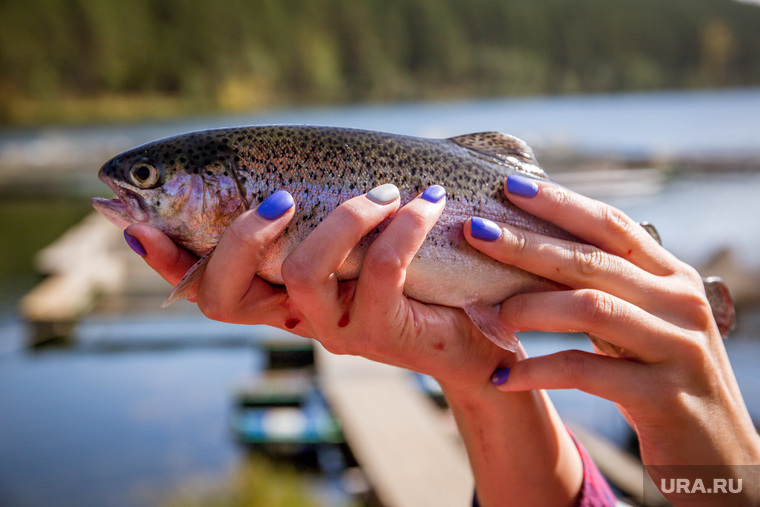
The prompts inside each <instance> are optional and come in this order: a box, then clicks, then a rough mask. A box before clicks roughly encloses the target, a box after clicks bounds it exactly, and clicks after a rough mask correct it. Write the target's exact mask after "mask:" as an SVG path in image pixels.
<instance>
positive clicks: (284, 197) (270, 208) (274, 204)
mask: <svg viewBox="0 0 760 507" xmlns="http://www.w3.org/2000/svg"><path fill="white" fill-rule="evenodd" d="M293 204H295V203H294V202H293V196H292V195H290V194H289V193H288V192H286V191H285V190H278V191H277V192H275V193H273V194H272V195H270V196H269V197H267V198H266V199H264V200H263V201H262V202H261V204H259V207H258V209H257V210H256V213H258V214H259V216H261V217H263V218H266V219H267V220H275V219H277V218H280V217H281V216H282V215H284V214H285V212H286V211H288V210H289V209H290V208H292V207H293Z"/></svg>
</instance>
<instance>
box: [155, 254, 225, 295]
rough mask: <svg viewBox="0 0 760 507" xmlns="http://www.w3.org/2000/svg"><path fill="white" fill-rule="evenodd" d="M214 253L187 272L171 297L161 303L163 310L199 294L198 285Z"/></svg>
mask: <svg viewBox="0 0 760 507" xmlns="http://www.w3.org/2000/svg"><path fill="white" fill-rule="evenodd" d="M212 253H213V251H211V252H209V253H207V254H206V255H204V256H203V257H201V258H200V259H199V260H198V262H196V263H195V264H193V265H192V266H191V267H190V269H188V270H187V273H185V276H183V277H182V280H180V281H179V283H178V284H177V285H176V286H175V287H174V289H173V290H172V291H171V293H170V294H169V297H167V298H166V300H165V301H164V302H163V303H161V308H166V307H167V306H169V305H170V304H172V303H174V302H175V301H178V300H180V299H190V298H191V297H194V296H195V294H196V293H197V292H198V285H200V283H201V278H203V273H204V272H205V271H206V265H207V264H208V261H209V259H210V258H211V254H212Z"/></svg>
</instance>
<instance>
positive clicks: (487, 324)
mask: <svg viewBox="0 0 760 507" xmlns="http://www.w3.org/2000/svg"><path fill="white" fill-rule="evenodd" d="M463 309H464V311H465V313H467V316H468V317H470V320H472V323H473V324H475V326H476V327H477V328H478V330H480V332H481V333H483V334H484V335H486V337H487V338H488V339H489V340H491V341H492V342H494V343H495V344H496V345H497V346H499V347H501V348H502V349H504V350H508V351H510V352H516V351H517V336H516V335H515V332H514V330H513V329H512V328H510V327H509V326H507V325H506V324H505V323H504V321H503V320H501V319H500V318H499V306H498V305H496V306H490V307H489V306H478V305H475V304H472V305H467V306H465V307H464V308H463Z"/></svg>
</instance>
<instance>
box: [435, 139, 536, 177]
mask: <svg viewBox="0 0 760 507" xmlns="http://www.w3.org/2000/svg"><path fill="white" fill-rule="evenodd" d="M448 140H449V141H451V142H452V143H455V144H458V145H459V146H461V147H463V148H467V149H468V150H470V151H473V152H475V153H477V154H479V155H484V156H486V157H488V158H490V159H495V160H494V162H496V163H500V164H508V165H518V166H519V167H520V169H521V170H523V171H525V172H528V173H530V174H532V175H534V176H538V177H539V178H547V179H548V178H549V176H548V175H547V174H546V173H545V172H544V170H543V169H541V168H540V167H539V166H538V161H537V160H536V157H535V155H533V150H532V149H531V148H530V146H528V143H526V142H525V141H523V140H522V139H518V138H517V137H515V136H511V135H509V134H503V133H501V132H479V133H477V134H466V135H463V136H457V137H450V138H449V139H448Z"/></svg>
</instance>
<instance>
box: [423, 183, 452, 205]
mask: <svg viewBox="0 0 760 507" xmlns="http://www.w3.org/2000/svg"><path fill="white" fill-rule="evenodd" d="M445 195H446V189H445V188H443V187H442V186H441V185H433V186H430V187H427V188H426V189H425V191H424V192H422V195H421V196H420V197H422V198H423V199H425V200H426V201H429V202H432V203H436V202H438V201H440V200H441V199H443V197H444V196H445Z"/></svg>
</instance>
